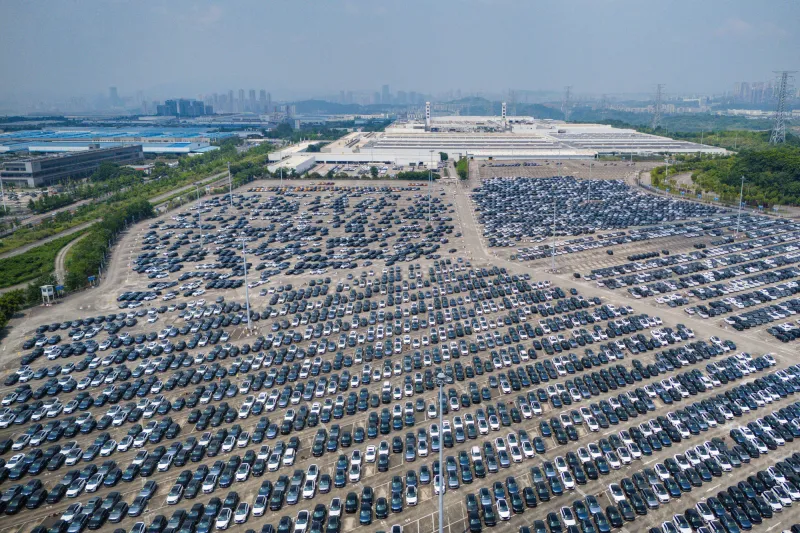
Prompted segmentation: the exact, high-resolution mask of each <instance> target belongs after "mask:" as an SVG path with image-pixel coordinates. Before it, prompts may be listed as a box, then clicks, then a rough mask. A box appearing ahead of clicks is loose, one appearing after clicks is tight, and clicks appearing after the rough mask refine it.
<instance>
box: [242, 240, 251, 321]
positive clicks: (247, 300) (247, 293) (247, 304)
mask: <svg viewBox="0 0 800 533" xmlns="http://www.w3.org/2000/svg"><path fill="white" fill-rule="evenodd" d="M242 258H243V259H244V303H245V308H246V309H247V333H250V332H251V331H252V326H251V324H250V287H249V286H248V285H247V250H246V247H245V239H244V238H242Z"/></svg>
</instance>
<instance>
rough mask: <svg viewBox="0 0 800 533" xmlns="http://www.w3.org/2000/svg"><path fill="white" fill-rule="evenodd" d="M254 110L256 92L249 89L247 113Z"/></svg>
mask: <svg viewBox="0 0 800 533" xmlns="http://www.w3.org/2000/svg"><path fill="white" fill-rule="evenodd" d="M255 110H256V90H255V89H250V104H249V109H248V111H255Z"/></svg>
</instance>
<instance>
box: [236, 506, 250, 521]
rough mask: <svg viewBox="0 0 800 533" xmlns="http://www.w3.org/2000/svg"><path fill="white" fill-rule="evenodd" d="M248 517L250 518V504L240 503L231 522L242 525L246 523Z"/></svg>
mask: <svg viewBox="0 0 800 533" xmlns="http://www.w3.org/2000/svg"><path fill="white" fill-rule="evenodd" d="M248 516H250V504H249V503H247V502H240V503H239V505H238V506H237V507H236V513H235V514H234V515H233V521H234V522H236V523H237V524H244V523H245V522H247V517H248Z"/></svg>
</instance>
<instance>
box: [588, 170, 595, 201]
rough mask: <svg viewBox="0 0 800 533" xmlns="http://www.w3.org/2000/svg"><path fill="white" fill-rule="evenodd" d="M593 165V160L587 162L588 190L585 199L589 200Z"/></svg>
mask: <svg viewBox="0 0 800 533" xmlns="http://www.w3.org/2000/svg"><path fill="white" fill-rule="evenodd" d="M593 166H594V161H590V162H589V191H588V192H587V193H586V201H587V202H589V201H590V200H591V199H592V167H593Z"/></svg>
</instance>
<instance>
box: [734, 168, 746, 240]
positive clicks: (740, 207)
mask: <svg viewBox="0 0 800 533" xmlns="http://www.w3.org/2000/svg"><path fill="white" fill-rule="evenodd" d="M743 196H744V176H742V188H741V189H739V214H737V215H736V233H734V236H735V237H738V236H739V222H741V220H742V199H743Z"/></svg>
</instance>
